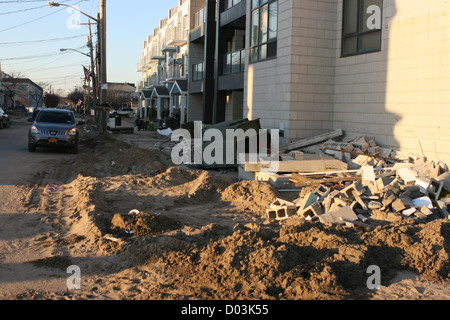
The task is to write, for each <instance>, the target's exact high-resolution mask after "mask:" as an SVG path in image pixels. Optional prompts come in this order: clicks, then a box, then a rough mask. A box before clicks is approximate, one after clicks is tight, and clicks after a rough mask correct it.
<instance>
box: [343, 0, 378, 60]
mask: <svg viewBox="0 0 450 320" xmlns="http://www.w3.org/2000/svg"><path fill="white" fill-rule="evenodd" d="M382 10H383V0H344V8H343V19H342V20H343V21H342V56H344V57H346V56H351V55H356V54H363V53H369V52H376V51H380V50H381V29H382V27H381V26H382V16H383V13H382Z"/></svg>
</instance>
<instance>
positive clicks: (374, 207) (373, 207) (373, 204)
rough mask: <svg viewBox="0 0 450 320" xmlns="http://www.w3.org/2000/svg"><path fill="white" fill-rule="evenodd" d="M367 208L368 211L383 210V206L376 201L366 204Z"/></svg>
mask: <svg viewBox="0 0 450 320" xmlns="http://www.w3.org/2000/svg"><path fill="white" fill-rule="evenodd" d="M367 207H368V208H369V209H370V210H380V209H381V208H383V204H382V203H381V202H378V201H370V202H369V203H368V204H367Z"/></svg>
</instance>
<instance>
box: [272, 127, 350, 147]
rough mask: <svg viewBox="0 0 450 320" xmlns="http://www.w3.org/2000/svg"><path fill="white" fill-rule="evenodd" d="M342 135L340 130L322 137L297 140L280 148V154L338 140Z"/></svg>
mask: <svg viewBox="0 0 450 320" xmlns="http://www.w3.org/2000/svg"><path fill="white" fill-rule="evenodd" d="M342 135H343V132H342V129H337V130H335V131H333V132H330V133H326V134H323V135H319V136H316V137H312V138H309V139H303V140H299V141H295V142H292V143H289V144H287V145H284V146H281V147H280V152H285V151H291V150H295V149H300V148H303V147H307V146H310V145H313V144H317V143H319V142H323V141H326V140H329V139H334V138H338V137H341V136H342Z"/></svg>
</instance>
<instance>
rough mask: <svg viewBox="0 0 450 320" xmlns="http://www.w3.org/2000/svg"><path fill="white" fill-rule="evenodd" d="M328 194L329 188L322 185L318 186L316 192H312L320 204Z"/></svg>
mask: <svg viewBox="0 0 450 320" xmlns="http://www.w3.org/2000/svg"><path fill="white" fill-rule="evenodd" d="M330 192H331V190H330V188H328V187H327V186H324V185H323V184H321V185H319V186H318V187H317V188H316V190H314V194H316V195H317V196H318V197H319V200H318V201H319V202H322V201H323V200H324V199H325V198H326V197H327V196H328V195H329V194H330Z"/></svg>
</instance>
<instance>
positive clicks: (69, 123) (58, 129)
mask: <svg viewBox="0 0 450 320" xmlns="http://www.w3.org/2000/svg"><path fill="white" fill-rule="evenodd" d="M78 124H80V125H81V124H83V123H82V122H79V123H78ZM78 140H79V132H78V129H77V123H76V122H75V115H74V113H73V111H71V110H62V109H43V110H41V111H40V112H39V114H38V115H37V117H36V119H35V121H34V122H33V125H32V126H31V128H30V132H29V135H28V151H30V152H35V151H36V147H48V148H54V147H55V148H58V147H64V148H69V149H70V150H71V151H72V153H78Z"/></svg>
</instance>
